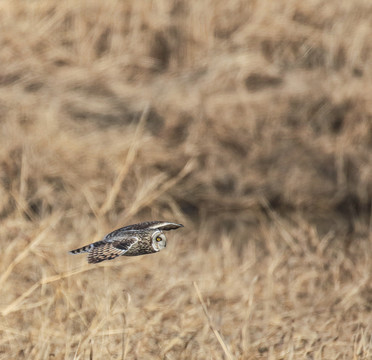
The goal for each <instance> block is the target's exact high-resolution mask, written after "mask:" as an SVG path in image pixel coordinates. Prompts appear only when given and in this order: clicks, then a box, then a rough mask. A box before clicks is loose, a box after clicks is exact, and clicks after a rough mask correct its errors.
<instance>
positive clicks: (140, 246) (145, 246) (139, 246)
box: [124, 241, 156, 256]
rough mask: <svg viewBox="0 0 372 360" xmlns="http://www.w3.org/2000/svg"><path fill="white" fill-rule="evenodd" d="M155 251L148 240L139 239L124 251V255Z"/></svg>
mask: <svg viewBox="0 0 372 360" xmlns="http://www.w3.org/2000/svg"><path fill="white" fill-rule="evenodd" d="M155 252H156V251H155V250H154V248H153V247H152V245H151V243H150V242H148V241H139V242H137V243H136V244H134V245H133V246H132V247H131V248H130V249H129V250H128V251H127V252H125V254H124V255H125V256H138V255H145V254H152V253H155Z"/></svg>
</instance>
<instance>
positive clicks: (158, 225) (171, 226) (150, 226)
mask: <svg viewBox="0 0 372 360" xmlns="http://www.w3.org/2000/svg"><path fill="white" fill-rule="evenodd" d="M180 227H183V225H182V224H177V223H172V222H169V221H146V222H142V223H139V224H134V225H128V226H124V227H122V228H120V229H117V230H114V231H113V232H111V233H109V234H107V235H106V236H105V237H104V239H106V240H108V239H110V238H115V237H117V236H120V235H123V234H124V233H127V232H128V231H138V230H156V229H159V230H165V231H168V230H175V229H178V228H180Z"/></svg>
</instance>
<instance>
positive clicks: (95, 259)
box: [70, 234, 139, 263]
mask: <svg viewBox="0 0 372 360" xmlns="http://www.w3.org/2000/svg"><path fill="white" fill-rule="evenodd" d="M138 240H139V239H138V237H137V236H133V235H132V234H129V236H121V237H116V238H113V239H110V240H108V241H107V240H101V241H97V242H95V243H93V244H90V245H87V246H83V247H82V248H79V249H76V250H72V251H70V253H71V254H81V253H84V252H87V253H88V257H87V258H88V263H99V262H101V261H104V260H112V259H115V258H116V257H118V256H121V255H124V254H125V253H126V252H127V251H128V250H129V249H130V248H131V247H132V246H133V245H134V244H136V243H137V242H138Z"/></svg>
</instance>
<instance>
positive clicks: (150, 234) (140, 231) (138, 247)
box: [70, 221, 183, 263]
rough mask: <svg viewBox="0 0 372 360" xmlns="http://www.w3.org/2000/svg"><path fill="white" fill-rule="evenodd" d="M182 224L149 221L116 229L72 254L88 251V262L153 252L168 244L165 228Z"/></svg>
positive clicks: (71, 252) (73, 251)
mask: <svg viewBox="0 0 372 360" xmlns="http://www.w3.org/2000/svg"><path fill="white" fill-rule="evenodd" d="M180 227H183V225H182V224H176V223H171V222H168V221H148V222H143V223H139V224H134V225H129V226H125V227H122V228H120V229H117V230H114V231H113V232H111V233H109V234H107V235H106V236H105V237H104V238H103V239H102V240H100V241H97V242H95V243H93V244H89V245H86V246H83V247H81V248H79V249H76V250H71V251H70V254H81V253H88V263H99V262H101V261H104V260H112V259H115V258H116V257H118V256H121V255H125V256H137V255H144V254H152V253H156V252H158V251H160V250H161V249H164V248H165V247H166V246H167V238H166V237H165V234H164V233H163V230H165V231H167V230H175V229H178V228H180Z"/></svg>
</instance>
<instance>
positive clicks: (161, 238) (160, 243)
mask: <svg viewBox="0 0 372 360" xmlns="http://www.w3.org/2000/svg"><path fill="white" fill-rule="evenodd" d="M151 239H152V247H153V249H154V250H155V251H160V250H161V249H164V248H165V247H166V246H167V238H166V237H165V235H164V233H163V232H162V231H160V230H156V231H154V233H153V234H152V237H151Z"/></svg>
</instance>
